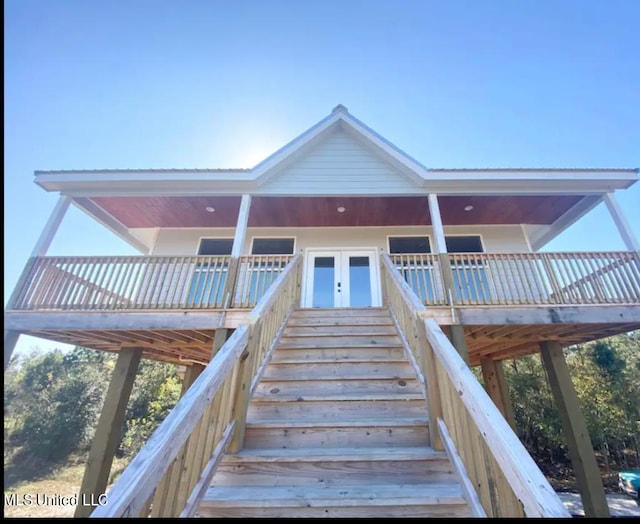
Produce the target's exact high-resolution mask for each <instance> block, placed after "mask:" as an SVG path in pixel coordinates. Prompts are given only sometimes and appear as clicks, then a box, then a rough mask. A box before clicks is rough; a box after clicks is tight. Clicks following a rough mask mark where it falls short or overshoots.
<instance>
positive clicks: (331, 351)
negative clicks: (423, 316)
mask: <svg viewBox="0 0 640 524" xmlns="http://www.w3.org/2000/svg"><path fill="white" fill-rule="evenodd" d="M405 358H406V355H405V352H404V348H403V347H400V346H394V347H390V348H387V347H372V348H349V347H346V348H327V347H306V348H279V349H278V350H277V351H275V352H274V354H273V358H272V359H271V362H272V363H280V362H301V361H307V362H314V361H316V362H326V361H328V360H333V361H364V362H375V361H387V360H389V361H394V360H396V361H397V360H404V359H405Z"/></svg>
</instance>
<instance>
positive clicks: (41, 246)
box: [31, 195, 71, 257]
mask: <svg viewBox="0 0 640 524" xmlns="http://www.w3.org/2000/svg"><path fill="white" fill-rule="evenodd" d="M69 204H71V197H69V196H67V195H60V198H59V199H58V202H57V203H56V207H54V208H53V211H52V212H51V215H49V220H48V221H47V223H46V224H45V226H44V229H43V230H42V233H40V238H38V241H37V242H36V245H35V247H34V248H33V251H32V252H31V256H32V257H43V256H45V255H46V254H47V251H48V250H49V246H50V245H51V241H52V240H53V237H54V236H55V234H56V232H57V231H58V227H60V223H61V222H62V219H63V218H64V214H65V213H66V212H67V209H68V208H69Z"/></svg>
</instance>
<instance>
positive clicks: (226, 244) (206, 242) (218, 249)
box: [198, 238, 233, 255]
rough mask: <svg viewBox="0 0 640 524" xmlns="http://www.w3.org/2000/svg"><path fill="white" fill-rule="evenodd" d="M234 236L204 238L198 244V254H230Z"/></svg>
mask: <svg viewBox="0 0 640 524" xmlns="http://www.w3.org/2000/svg"><path fill="white" fill-rule="evenodd" d="M232 248H233V238H202V239H200V245H199V246H198V255H230V254H231V249H232Z"/></svg>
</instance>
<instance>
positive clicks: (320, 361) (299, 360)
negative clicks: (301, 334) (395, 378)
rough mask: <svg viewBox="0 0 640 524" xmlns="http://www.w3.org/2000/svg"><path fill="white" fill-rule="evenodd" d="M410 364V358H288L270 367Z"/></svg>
mask: <svg viewBox="0 0 640 524" xmlns="http://www.w3.org/2000/svg"><path fill="white" fill-rule="evenodd" d="M343 362H344V363H348V364H409V363H410V360H409V359H408V358H398V357H391V358H380V357H376V358H361V357H358V358H338V357H315V358H299V357H297V358H296V357H286V358H279V359H278V360H272V361H271V362H270V363H269V365H280V364H290V365H295V364H341V363H343Z"/></svg>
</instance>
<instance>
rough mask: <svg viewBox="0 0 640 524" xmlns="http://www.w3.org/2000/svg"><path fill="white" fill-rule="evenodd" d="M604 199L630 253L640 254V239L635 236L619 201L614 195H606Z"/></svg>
mask: <svg viewBox="0 0 640 524" xmlns="http://www.w3.org/2000/svg"><path fill="white" fill-rule="evenodd" d="M602 199H603V200H604V203H605V204H607V208H608V209H609V213H610V214H611V218H613V221H614V222H615V224H616V227H617V228H618V231H620V236H621V237H622V240H624V243H625V245H626V246H627V249H628V250H629V251H636V252H637V253H640V244H639V243H638V239H637V238H636V237H635V235H634V234H633V231H632V230H631V226H630V225H629V222H627V217H625V216H624V213H623V212H622V209H620V206H619V205H618V201H617V200H616V199H615V196H614V195H613V193H605V194H604V195H603V197H602Z"/></svg>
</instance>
